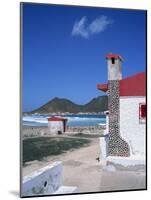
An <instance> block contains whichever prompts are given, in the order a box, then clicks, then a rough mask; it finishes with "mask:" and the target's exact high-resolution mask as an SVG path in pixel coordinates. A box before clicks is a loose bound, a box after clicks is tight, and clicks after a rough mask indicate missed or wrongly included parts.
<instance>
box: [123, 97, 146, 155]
mask: <svg viewBox="0 0 151 200" xmlns="http://www.w3.org/2000/svg"><path fill="white" fill-rule="evenodd" d="M139 103H145V97H120V133H121V136H122V138H123V139H125V140H126V141H127V142H128V143H129V145H130V147H131V155H145V148H146V147H145V143H146V141H145V139H146V128H145V126H146V125H145V123H140V122H139Z"/></svg>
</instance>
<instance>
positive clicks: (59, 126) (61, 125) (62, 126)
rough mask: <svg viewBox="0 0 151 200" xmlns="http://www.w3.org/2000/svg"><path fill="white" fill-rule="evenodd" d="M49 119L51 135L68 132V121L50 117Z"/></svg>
mask: <svg viewBox="0 0 151 200" xmlns="http://www.w3.org/2000/svg"><path fill="white" fill-rule="evenodd" d="M47 119H48V128H49V131H50V133H55V134H56V133H58V134H61V133H64V132H65V131H66V123H67V119H66V118H63V117H56V116H53V117H49V118H47Z"/></svg>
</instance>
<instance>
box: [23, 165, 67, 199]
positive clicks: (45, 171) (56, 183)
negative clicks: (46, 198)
mask: <svg viewBox="0 0 151 200" xmlns="http://www.w3.org/2000/svg"><path fill="white" fill-rule="evenodd" d="M61 185H63V166H62V163H61V162H55V163H54V164H51V165H48V166H47V167H44V168H42V169H40V170H38V171H36V172H34V173H32V174H31V175H29V176H26V177H24V178H23V183H22V191H21V194H22V196H35V195H36V196H37V195H48V194H52V193H54V192H55V191H57V190H58V189H59V187H60V186H61Z"/></svg>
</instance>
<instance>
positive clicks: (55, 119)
mask: <svg viewBox="0 0 151 200" xmlns="http://www.w3.org/2000/svg"><path fill="white" fill-rule="evenodd" d="M66 120H67V119H65V118H62V117H49V118H48V121H66Z"/></svg>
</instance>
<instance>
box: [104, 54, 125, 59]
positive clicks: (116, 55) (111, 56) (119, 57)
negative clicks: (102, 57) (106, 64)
mask: <svg viewBox="0 0 151 200" xmlns="http://www.w3.org/2000/svg"><path fill="white" fill-rule="evenodd" d="M106 58H107V59H111V58H115V59H120V60H123V59H122V57H121V56H120V55H118V54H112V53H108V54H107V55H106Z"/></svg>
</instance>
